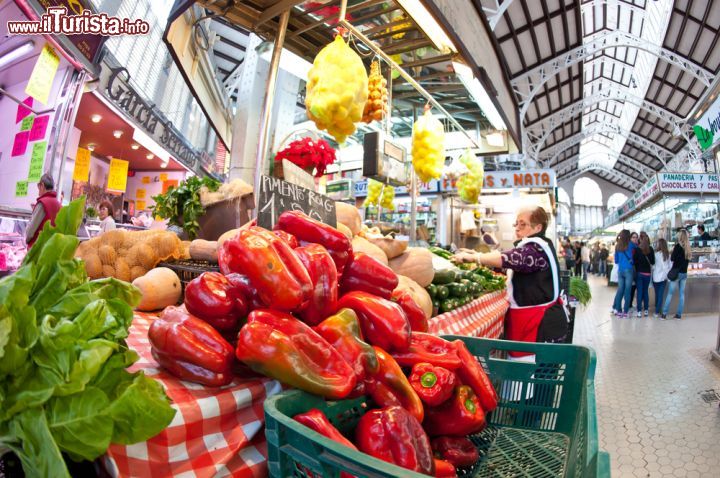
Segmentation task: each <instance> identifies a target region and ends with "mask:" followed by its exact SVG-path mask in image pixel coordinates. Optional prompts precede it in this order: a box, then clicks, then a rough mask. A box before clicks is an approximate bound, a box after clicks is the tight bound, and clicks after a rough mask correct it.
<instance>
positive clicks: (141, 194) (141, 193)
mask: <svg viewBox="0 0 720 478" xmlns="http://www.w3.org/2000/svg"><path fill="white" fill-rule="evenodd" d="M145 193H146V191H145V190H144V189H138V190H137V191H135V197H136V198H137V199H145Z"/></svg>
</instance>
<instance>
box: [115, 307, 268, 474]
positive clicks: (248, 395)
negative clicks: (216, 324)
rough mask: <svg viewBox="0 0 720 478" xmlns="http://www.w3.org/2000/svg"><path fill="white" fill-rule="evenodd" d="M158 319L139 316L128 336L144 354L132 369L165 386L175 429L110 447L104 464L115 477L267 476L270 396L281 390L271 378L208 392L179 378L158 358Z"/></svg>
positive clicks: (132, 346)
mask: <svg viewBox="0 0 720 478" xmlns="http://www.w3.org/2000/svg"><path fill="white" fill-rule="evenodd" d="M152 320H153V316H151V315H148V314H142V313H136V314H135V317H134V319H133V324H132V326H131V327H130V335H129V336H128V338H127V343H128V346H129V347H130V348H131V349H133V350H134V351H135V352H137V353H138V354H139V355H140V360H138V361H137V362H136V363H135V364H134V365H133V366H132V367H131V371H137V370H142V371H144V372H145V374H146V375H147V376H149V377H152V378H153V379H155V380H157V381H158V382H160V383H161V384H162V385H163V387H164V388H165V391H166V393H167V394H168V396H169V397H170V399H171V400H172V407H173V408H175V410H177V413H176V414H175V418H174V419H173V421H172V422H171V423H170V425H169V426H168V427H167V428H166V429H165V430H163V431H162V432H160V433H159V434H158V435H156V436H154V437H153V438H151V439H150V440H148V441H146V442H140V443H135V444H133V445H111V446H110V448H109V449H108V452H107V455H106V456H105V460H104V466H105V468H106V470H107V472H108V473H109V474H110V475H111V476H180V475H182V476H194V477H212V476H266V475H267V445H266V441H265V427H264V424H265V414H264V411H263V403H264V402H265V398H266V397H269V396H272V395H275V394H276V393H278V392H280V391H281V386H280V383H279V382H277V381H275V380H271V379H268V378H266V377H258V378H254V379H245V380H243V379H239V378H236V379H235V380H233V382H232V383H231V384H230V385H227V386H225V387H218V388H208V387H205V386H204V385H197V384H194V383H190V382H184V381H182V380H179V379H177V378H175V377H173V376H172V375H170V374H169V373H168V372H166V371H164V370H162V369H160V368H159V367H158V365H157V363H156V362H155V359H153V357H152V354H151V352H150V343H149V342H148V338H147V337H148V329H149V328H150V324H151V323H152Z"/></svg>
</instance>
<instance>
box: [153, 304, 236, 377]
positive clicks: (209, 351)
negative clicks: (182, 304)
mask: <svg viewBox="0 0 720 478" xmlns="http://www.w3.org/2000/svg"><path fill="white" fill-rule="evenodd" d="M148 338H149V339H150V344H151V345H152V354H153V357H155V360H157V362H158V363H159V364H160V366H161V367H163V368H165V369H167V370H168V371H169V372H170V373H171V374H173V375H175V376H176V377H178V378H179V379H181V380H188V381H192V382H197V383H201V384H203V385H208V386H211V387H217V386H220V385H227V384H228V383H230V382H231V381H232V377H233V374H232V363H233V356H232V353H233V350H232V347H231V346H230V344H229V343H227V341H226V340H225V339H223V338H222V336H221V335H220V333H219V332H218V331H217V330H215V329H214V328H213V327H212V326H211V325H210V324H208V323H207V322H205V321H203V320H200V319H198V318H197V317H194V316H192V315H191V314H189V313H187V312H186V311H185V310H183V309H181V308H179V307H167V308H166V309H165V310H164V311H163V313H162V315H161V316H160V317H159V318H157V319H155V320H154V321H153V323H152V324H151V325H150V330H149V331H148Z"/></svg>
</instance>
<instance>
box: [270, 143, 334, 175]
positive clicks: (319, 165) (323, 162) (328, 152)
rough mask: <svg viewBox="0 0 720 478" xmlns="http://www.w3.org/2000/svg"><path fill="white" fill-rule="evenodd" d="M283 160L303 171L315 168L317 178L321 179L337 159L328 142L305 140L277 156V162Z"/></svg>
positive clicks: (293, 144) (289, 146)
mask: <svg viewBox="0 0 720 478" xmlns="http://www.w3.org/2000/svg"><path fill="white" fill-rule="evenodd" d="M283 159H287V160H288V161H290V162H291V163H293V164H295V165H297V166H299V167H301V168H303V169H310V168H315V170H316V173H315V176H316V177H320V176H322V175H323V174H325V169H326V168H327V167H328V166H329V165H331V164H333V163H334V162H335V159H336V157H335V150H334V149H333V148H332V146H330V145H329V144H328V143H327V141H325V140H322V139H319V140H317V141H316V140H313V139H312V138H303V139H298V140H296V141H293V142H292V143H290V144H289V145H288V146H287V148H285V149H283V150H282V151H280V152H279V153H278V154H277V155H276V156H275V161H282V160H283Z"/></svg>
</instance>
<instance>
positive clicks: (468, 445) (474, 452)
mask: <svg viewBox="0 0 720 478" xmlns="http://www.w3.org/2000/svg"><path fill="white" fill-rule="evenodd" d="M430 445H431V446H432V449H433V452H434V453H435V456H439V457H440V458H442V459H443V460H447V461H449V462H450V463H452V464H453V465H454V466H458V467H460V466H471V465H474V464H475V463H476V462H477V461H478V460H479V459H480V453H478V449H477V447H476V446H475V445H474V444H473V442H471V441H470V440H469V439H468V438H467V437H449V436H445V437H437V438H433V440H432V441H431V442H430Z"/></svg>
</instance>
